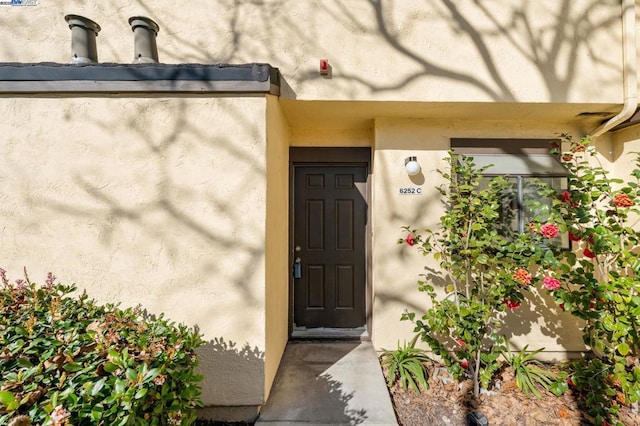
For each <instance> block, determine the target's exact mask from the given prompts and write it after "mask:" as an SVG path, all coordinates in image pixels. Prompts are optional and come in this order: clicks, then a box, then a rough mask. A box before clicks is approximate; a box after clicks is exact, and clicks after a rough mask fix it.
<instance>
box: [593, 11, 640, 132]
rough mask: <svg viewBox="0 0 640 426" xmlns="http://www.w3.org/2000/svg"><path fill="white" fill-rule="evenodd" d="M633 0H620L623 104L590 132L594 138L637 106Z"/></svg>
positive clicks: (619, 121)
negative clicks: (620, 109)
mask: <svg viewBox="0 0 640 426" xmlns="http://www.w3.org/2000/svg"><path fill="white" fill-rule="evenodd" d="M635 26H636V8H635V0H622V78H623V80H624V82H623V85H624V86H623V90H624V105H623V106H622V111H620V112H619V113H618V114H617V115H616V116H614V117H611V118H610V119H609V120H607V121H606V122H605V123H603V124H602V125H601V126H600V127H598V128H597V129H596V130H594V131H593V133H592V134H591V138H592V139H596V138H597V137H598V136H600V135H602V134H603V133H605V132H607V131H609V130H611V129H612V128H614V127H615V126H617V125H618V124H620V123H622V122H623V121H625V120H626V119H628V118H629V117H631V116H632V115H633V113H634V112H635V111H636V108H637V107H638V82H637V62H638V59H637V53H636V28H635Z"/></svg>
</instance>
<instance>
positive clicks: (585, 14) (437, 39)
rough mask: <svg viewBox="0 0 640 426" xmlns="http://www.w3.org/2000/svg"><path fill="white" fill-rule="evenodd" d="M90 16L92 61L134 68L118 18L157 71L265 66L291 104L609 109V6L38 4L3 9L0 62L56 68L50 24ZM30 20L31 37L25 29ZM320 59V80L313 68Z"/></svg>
mask: <svg viewBox="0 0 640 426" xmlns="http://www.w3.org/2000/svg"><path fill="white" fill-rule="evenodd" d="M70 13H73V14H79V15H83V16H86V17H88V18H90V19H93V20H94V21H96V22H98V23H99V24H100V26H101V27H102V31H101V32H100V33H99V35H98V37H97V45H98V58H99V60H100V61H101V62H120V63H129V62H131V61H132V60H133V33H132V31H131V29H130V27H129V25H128V23H127V19H128V18H129V17H131V16H137V15H145V16H149V17H151V18H152V19H154V20H155V21H156V22H157V23H158V24H159V25H160V32H159V34H158V38H157V44H158V50H159V57H160V61H161V62H166V63H193V62H199V63H247V62H266V63H270V64H272V65H274V66H276V67H278V68H280V69H281V70H282V72H283V74H284V77H285V79H286V80H287V81H288V82H289V84H290V85H291V87H292V88H293V89H294V91H295V92H296V94H297V95H298V98H300V99H378V100H397V99H404V100H419V101H483V102H487V101H489V102H490V101H506V102H512V101H518V102H548V101H553V102H563V101H569V102H582V101H588V102H619V101H620V99H621V97H622V93H621V86H620V84H619V80H620V76H621V66H620V64H621V48H620V37H621V35H620V34H621V30H620V28H621V23H620V19H619V15H620V5H619V2H617V1H599V0H561V1H559V0H540V1H536V2H522V1H520V0H504V1H501V2H500V4H499V7H497V4H494V3H486V2H476V1H473V0H461V1H451V0H437V1H432V2H414V1H405V0H403V1H398V0H395V1H390V0H387V1H371V0H350V1H349V2H345V1H343V0H310V1H299V0H269V1H264V2H255V1H248V0H220V1H216V2H189V3H176V2H175V1H167V0H154V1H153V2H140V1H134V0H104V1H101V2H87V1H82V2H79V1H78V2H69V1H65V0H47V1H39V5H38V6H34V7H2V14H0V37H1V38H2V40H3V43H2V47H0V61H5V62H6V61H9V62H10V61H20V62H43V61H50V62H68V61H69V59H70V55H71V48H70V31H69V29H68V28H67V25H66V23H65V21H64V19H63V17H64V15H66V14H70ZM34 25H37V30H34V28H33V27H34ZM320 59H328V60H329V63H330V65H331V68H332V71H331V78H323V77H321V76H320V75H319V73H318V67H319V61H320Z"/></svg>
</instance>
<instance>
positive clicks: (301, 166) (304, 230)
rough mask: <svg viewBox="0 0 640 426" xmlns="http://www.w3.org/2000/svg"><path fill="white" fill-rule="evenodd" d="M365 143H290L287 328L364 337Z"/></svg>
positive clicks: (367, 172)
mask: <svg viewBox="0 0 640 426" xmlns="http://www.w3.org/2000/svg"><path fill="white" fill-rule="evenodd" d="M370 155H371V152H370V150H369V149H368V148H291V152H290V158H291V174H290V179H291V204H290V205H291V207H290V208H291V212H290V213H291V214H290V217H291V233H290V235H291V239H290V254H291V256H290V259H291V269H292V271H291V272H292V273H291V286H290V289H291V295H292V296H291V304H292V306H291V308H292V309H291V317H292V318H291V324H292V325H291V331H292V336H294V337H296V335H298V336H304V335H305V334H308V333H309V332H312V333H313V332H315V335H316V337H318V336H320V337H321V336H322V335H323V334H324V335H326V336H327V337H335V336H336V333H337V334H338V335H339V334H340V332H345V333H347V334H348V332H349V331H351V332H353V331H355V332H356V334H358V330H360V332H364V333H360V334H366V326H367V318H368V316H369V315H368V312H369V305H370V304H369V303H368V294H369V286H368V282H369V279H368V269H369V268H368V253H369V246H370V245H369V238H368V227H369V217H368V215H369V208H368V204H369V203H368V198H369V197H368V192H369V188H368V182H369V175H370Z"/></svg>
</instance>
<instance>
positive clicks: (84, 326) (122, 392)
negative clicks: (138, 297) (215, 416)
mask: <svg viewBox="0 0 640 426" xmlns="http://www.w3.org/2000/svg"><path fill="white" fill-rule="evenodd" d="M24 275H25V276H24V279H18V280H16V281H15V282H10V281H9V279H8V278H7V276H6V273H5V271H4V270H3V269H0V278H1V280H2V287H0V424H7V423H9V422H12V421H16V420H17V419H21V420H24V421H25V422H26V424H28V421H29V420H30V421H31V422H32V423H33V424H51V425H67V424H74V425H78V424H92V425H188V424H191V423H193V422H194V421H195V408H196V407H197V406H200V405H201V402H200V392H201V391H200V388H199V386H198V385H197V382H198V381H199V380H201V377H200V376H199V375H197V374H195V372H194V368H195V367H196V365H197V358H196V355H195V352H194V351H195V349H196V348H197V347H198V346H200V345H201V344H202V343H203V342H202V340H201V338H200V336H199V335H198V333H196V332H195V331H193V330H191V329H189V328H187V327H186V326H184V325H181V324H175V323H173V322H170V321H168V320H167V319H165V318H163V316H162V315H161V316H158V317H156V316H153V315H145V314H144V313H143V312H142V311H141V310H139V309H131V308H129V309H120V308H118V307H117V306H116V305H105V306H101V305H98V304H97V303H96V302H94V301H93V300H91V299H89V298H88V296H87V295H86V294H82V295H80V296H77V297H72V296H71V294H72V293H73V292H74V291H75V290H76V287H75V286H73V285H63V284H60V283H56V282H55V277H54V276H53V275H52V274H49V276H48V277H47V280H46V284H45V285H43V286H38V285H36V284H34V283H33V282H31V281H30V279H29V277H28V275H27V273H26V270H25V274H24ZM23 424H24V423H23Z"/></svg>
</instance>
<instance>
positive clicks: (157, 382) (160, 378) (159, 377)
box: [153, 374, 167, 386]
mask: <svg viewBox="0 0 640 426" xmlns="http://www.w3.org/2000/svg"><path fill="white" fill-rule="evenodd" d="M166 380H167V376H165V375H164V374H158V375H157V376H156V378H155V379H153V383H154V384H155V385H157V386H162V385H164V382H165V381H166Z"/></svg>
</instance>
